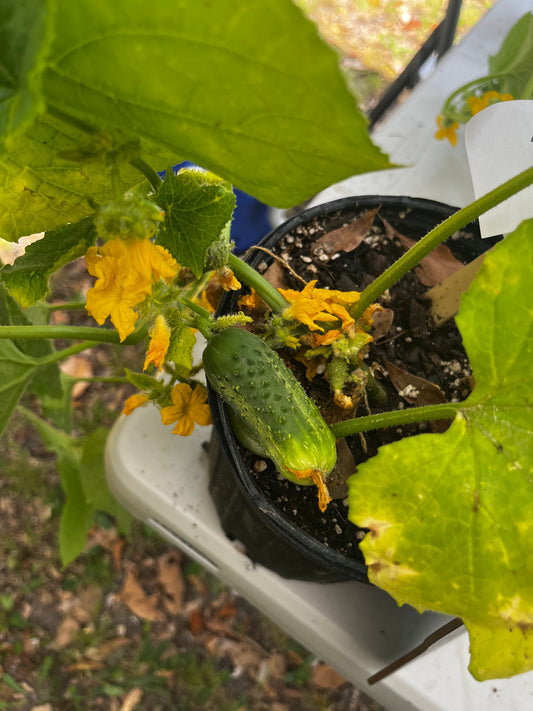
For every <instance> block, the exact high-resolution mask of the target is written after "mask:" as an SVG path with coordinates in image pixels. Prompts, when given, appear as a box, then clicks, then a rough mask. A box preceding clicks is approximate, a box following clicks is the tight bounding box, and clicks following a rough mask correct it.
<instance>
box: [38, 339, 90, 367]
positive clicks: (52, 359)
mask: <svg viewBox="0 0 533 711" xmlns="http://www.w3.org/2000/svg"><path fill="white" fill-rule="evenodd" d="M93 347H94V341H82V342H81V343H75V344H74V345H73V346H69V347H68V348H63V349H62V350H60V351H54V352H53V353H50V355H47V356H43V357H42V358H39V361H38V363H39V366H42V365H50V363H58V362H59V361H60V360H65V358H70V356H73V355H76V354H77V353H81V352H82V351H86V350H87V349H88V348H93Z"/></svg>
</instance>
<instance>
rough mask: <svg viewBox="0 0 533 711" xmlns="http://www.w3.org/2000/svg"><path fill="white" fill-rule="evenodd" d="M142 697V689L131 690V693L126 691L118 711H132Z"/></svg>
mask: <svg viewBox="0 0 533 711" xmlns="http://www.w3.org/2000/svg"><path fill="white" fill-rule="evenodd" d="M142 695H143V692H142V689H139V688H138V687H137V688H135V689H132V690H131V691H128V693H127V694H126V696H125V697H124V701H123V702H122V706H121V707H120V711H132V710H133V709H134V708H135V706H137V704H138V703H139V701H140V700H141V699H142Z"/></svg>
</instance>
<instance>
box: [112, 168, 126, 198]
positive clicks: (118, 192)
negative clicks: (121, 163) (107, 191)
mask: <svg viewBox="0 0 533 711" xmlns="http://www.w3.org/2000/svg"><path fill="white" fill-rule="evenodd" d="M110 173H111V186H112V188H113V195H114V197H115V200H121V199H122V197H123V195H124V186H123V184H122V178H121V177H120V169H119V167H118V165H116V164H113V165H112V166H111V170H110Z"/></svg>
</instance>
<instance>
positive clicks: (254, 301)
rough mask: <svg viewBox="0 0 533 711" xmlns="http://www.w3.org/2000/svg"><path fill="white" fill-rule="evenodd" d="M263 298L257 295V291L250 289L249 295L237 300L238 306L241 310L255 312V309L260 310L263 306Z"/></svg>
mask: <svg viewBox="0 0 533 711" xmlns="http://www.w3.org/2000/svg"><path fill="white" fill-rule="evenodd" d="M261 301H262V299H261V297H260V296H259V295H258V294H257V293H256V291H255V289H250V293H249V294H245V295H244V296H239V298H238V300H237V305H238V307H239V308H240V309H250V310H251V311H253V310H254V309H257V308H259V306H260V305H261Z"/></svg>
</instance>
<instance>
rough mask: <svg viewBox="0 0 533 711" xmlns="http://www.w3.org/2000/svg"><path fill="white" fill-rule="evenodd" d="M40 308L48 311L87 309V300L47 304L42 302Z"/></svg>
mask: <svg viewBox="0 0 533 711" xmlns="http://www.w3.org/2000/svg"><path fill="white" fill-rule="evenodd" d="M39 308H41V309H46V310H47V311H83V310H84V309H85V301H66V302H65V303H64V304H47V303H45V302H42V303H40V304H39Z"/></svg>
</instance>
